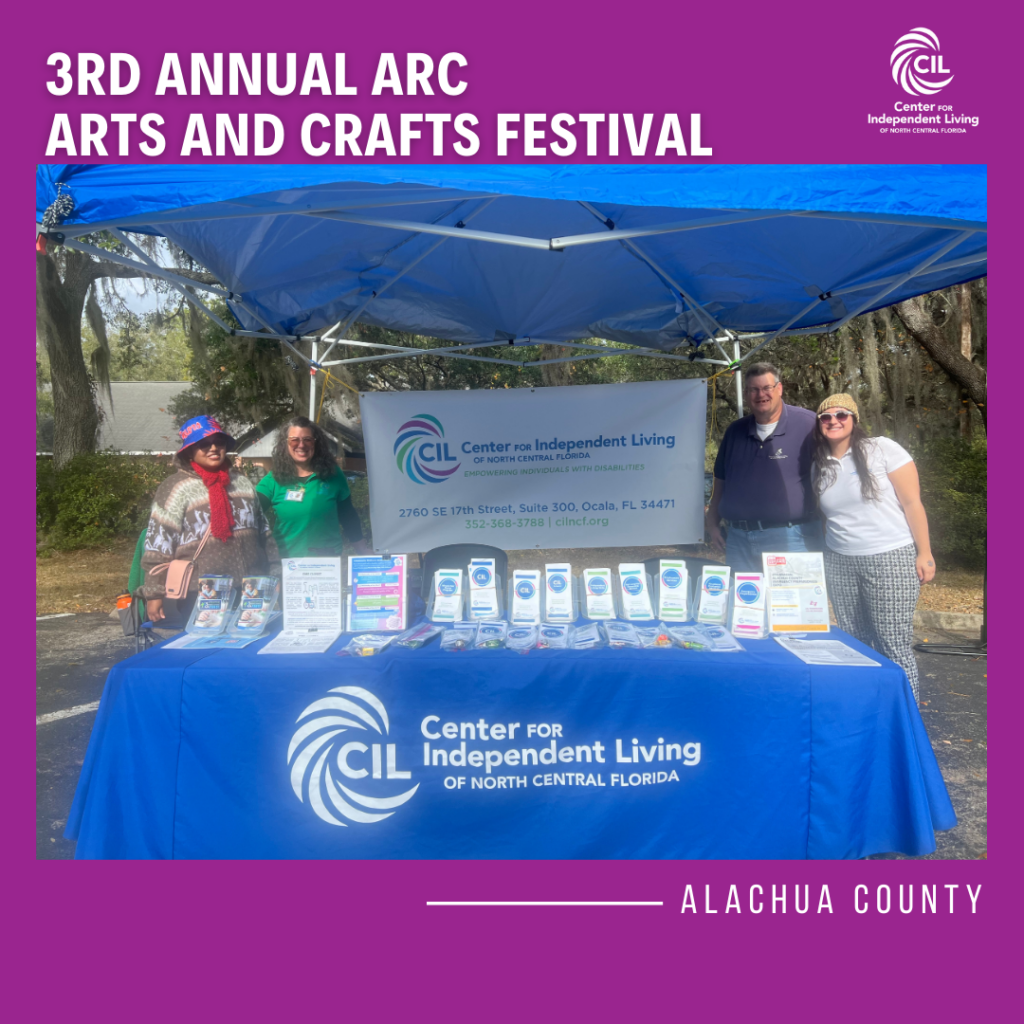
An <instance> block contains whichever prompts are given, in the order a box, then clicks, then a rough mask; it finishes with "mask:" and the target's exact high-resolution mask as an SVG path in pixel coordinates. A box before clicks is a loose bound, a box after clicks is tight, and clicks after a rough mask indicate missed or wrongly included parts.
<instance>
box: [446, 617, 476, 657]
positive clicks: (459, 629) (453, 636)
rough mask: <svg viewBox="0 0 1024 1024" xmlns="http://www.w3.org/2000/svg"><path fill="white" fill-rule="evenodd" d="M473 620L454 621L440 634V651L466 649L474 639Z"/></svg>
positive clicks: (474, 628)
mask: <svg viewBox="0 0 1024 1024" xmlns="http://www.w3.org/2000/svg"><path fill="white" fill-rule="evenodd" d="M476 630H477V624H476V623H475V622H456V623H454V624H453V625H451V626H447V627H446V628H445V631H444V633H442V634H441V650H442V651H467V650H469V648H471V647H472V646H473V642H474V641H475V640H476Z"/></svg>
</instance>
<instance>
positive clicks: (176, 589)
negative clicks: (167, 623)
mask: <svg viewBox="0 0 1024 1024" xmlns="http://www.w3.org/2000/svg"><path fill="white" fill-rule="evenodd" d="M209 539H210V527H209V526H207V528H206V533H204V534H203V539H202V540H201V541H200V542H199V547H197V548H196V553H195V554H194V555H193V556H192V557H191V558H175V559H174V560H173V561H170V562H161V563H160V565H154V566H153V568H152V569H150V570H149V575H150V576H156V575H158V574H159V573H166V575H165V576H164V595H165V596H166V597H168V598H170V599H171V600H173V601H180V600H183V599H184V598H186V597H187V596H188V585H189V583H191V582H192V571H193V570H194V569H195V567H196V562H197V561H198V559H199V553H200V552H201V551H202V550H203V548H204V547H205V546H206V542H207V541H208V540H209Z"/></svg>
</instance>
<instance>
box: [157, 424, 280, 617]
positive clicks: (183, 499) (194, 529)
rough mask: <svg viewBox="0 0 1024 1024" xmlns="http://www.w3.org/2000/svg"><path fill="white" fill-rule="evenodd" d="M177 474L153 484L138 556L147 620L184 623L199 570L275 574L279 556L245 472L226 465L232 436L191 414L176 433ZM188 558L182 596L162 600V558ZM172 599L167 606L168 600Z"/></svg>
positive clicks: (205, 572) (238, 581)
mask: <svg viewBox="0 0 1024 1024" xmlns="http://www.w3.org/2000/svg"><path fill="white" fill-rule="evenodd" d="M178 433H179V436H180V438H181V449H180V450H179V451H178V454H177V456H176V458H177V462H178V471H177V473H175V474H174V475H173V476H170V477H168V478H167V479H166V480H165V481H164V482H163V483H162V484H161V485H160V486H159V488H157V492H156V497H155V498H154V500H153V508H152V510H151V512H150V515H149V527H148V528H147V530H146V540H145V544H144V549H143V554H142V568H143V570H144V571H145V573H146V581H145V583H144V584H143V585H142V587H141V588H140V591H139V594H140V596H141V597H144V598H145V599H146V614H147V617H148V618H149V619H150V621H152V622H155V623H159V622H161V621H164V620H167V621H168V624H170V623H171V622H174V623H179V622H180V623H181V624H184V622H185V620H187V618H188V616H189V613H190V612H191V610H192V607H193V605H194V604H195V600H196V594H197V593H198V587H199V577H200V576H201V575H221V576H233V577H234V580H235V587H236V588H241V585H242V577H243V576H257V575H265V574H266V573H268V572H269V573H271V574H272V575H279V571H280V557H279V555H278V553H277V545H276V544H275V543H274V539H273V536H272V535H271V532H270V527H269V525H268V523H267V520H266V518H265V517H264V515H263V511H262V509H261V508H260V503H259V500H258V498H257V496H256V490H255V488H254V487H253V485H252V483H251V482H250V481H249V478H248V477H247V476H245V474H244V473H239V472H237V471H236V470H233V469H231V468H230V460H229V459H228V450H229V449H230V448H233V447H234V440H233V439H232V438H231V437H230V435H228V433H227V432H226V431H224V430H223V429H222V428H221V426H220V424H219V423H217V421H216V420H215V419H213V418H212V417H210V416H195V417H193V418H192V419H190V420H188V421H187V422H186V423H185V424H184V425H183V426H182V428H181V430H180V431H179V432H178ZM177 559H184V560H189V561H194V562H195V569H194V571H193V573H192V578H191V581H190V584H189V591H188V596H187V597H186V598H183V599H180V600H178V601H177V602H171V601H169V600H168V601H166V605H167V606H166V607H165V597H166V590H165V585H164V580H165V576H166V568H164V567H165V566H166V564H167V563H169V562H171V561H174V560H177ZM172 603H173V604H176V607H175V608H171V607H170V605H171V604H172Z"/></svg>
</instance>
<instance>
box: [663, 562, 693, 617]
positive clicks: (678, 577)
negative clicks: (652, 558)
mask: <svg viewBox="0 0 1024 1024" xmlns="http://www.w3.org/2000/svg"><path fill="white" fill-rule="evenodd" d="M658 568H659V572H658V615H659V617H660V618H662V619H666V620H668V621H669V622H686V620H687V619H689V617H690V600H689V597H690V577H689V574H688V573H687V571H686V563H685V562H680V561H675V560H673V559H670V558H663V559H661V562H660V564H659V567H658Z"/></svg>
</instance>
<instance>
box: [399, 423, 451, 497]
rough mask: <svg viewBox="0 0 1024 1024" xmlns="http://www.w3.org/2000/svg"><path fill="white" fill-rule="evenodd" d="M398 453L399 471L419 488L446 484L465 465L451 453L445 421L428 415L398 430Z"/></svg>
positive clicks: (404, 424)
mask: <svg viewBox="0 0 1024 1024" xmlns="http://www.w3.org/2000/svg"><path fill="white" fill-rule="evenodd" d="M394 453H395V461H396V463H397V464H398V468H399V470H401V472H403V473H404V474H405V475H406V476H407V477H408V478H409V479H410V480H411V481H412V482H413V483H415V484H443V483H444V482H445V480H447V479H448V477H450V476H451V475H452V473H454V472H455V471H456V470H457V469H458V468H459V466H460V465H462V463H460V462H458V461H456V458H455V456H454V455H452V454H451V452H450V451H449V450H448V442H447V441H445V439H444V427H442V426H441V421H440V420H439V419H437V417H436V416H428V415H427V414H426V413H425V412H421V413H417V414H416V415H415V416H414V417H413V418H412V419H411V420H409V421H408V422H407V423H403V424H402V425H401V426H400V427H399V428H398V437H396V438H395V448H394ZM451 462H454V463H455V465H454V466H449V465H448V463H451Z"/></svg>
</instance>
